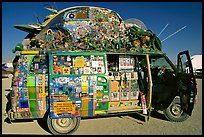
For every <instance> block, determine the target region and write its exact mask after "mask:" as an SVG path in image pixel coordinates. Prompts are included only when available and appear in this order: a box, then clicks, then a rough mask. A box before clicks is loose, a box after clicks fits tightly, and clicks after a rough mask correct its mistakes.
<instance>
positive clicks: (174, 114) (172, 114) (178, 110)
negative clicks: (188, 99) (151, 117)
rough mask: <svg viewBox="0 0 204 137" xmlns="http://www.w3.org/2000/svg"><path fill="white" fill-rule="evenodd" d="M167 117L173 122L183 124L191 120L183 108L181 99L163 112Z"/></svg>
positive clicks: (175, 100) (176, 100)
mask: <svg viewBox="0 0 204 137" xmlns="http://www.w3.org/2000/svg"><path fill="white" fill-rule="evenodd" d="M163 112H164V115H165V117H166V118H167V119H168V120H170V121H173V122H182V121H185V120H186V119H188V118H189V115H188V114H187V113H185V112H184V111H183V109H182V107H181V104H180V99H174V101H173V102H172V103H171V104H170V105H169V107H168V108H166V109H164V110H163Z"/></svg>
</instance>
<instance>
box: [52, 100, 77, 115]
mask: <svg viewBox="0 0 204 137" xmlns="http://www.w3.org/2000/svg"><path fill="white" fill-rule="evenodd" d="M64 112H70V113H72V114H74V113H75V106H74V105H73V104H72V102H54V113H55V114H59V113H64Z"/></svg>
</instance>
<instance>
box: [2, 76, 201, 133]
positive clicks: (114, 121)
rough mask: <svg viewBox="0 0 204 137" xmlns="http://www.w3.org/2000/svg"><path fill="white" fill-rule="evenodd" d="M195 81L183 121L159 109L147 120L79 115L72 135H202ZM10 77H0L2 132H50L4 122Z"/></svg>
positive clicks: (29, 124)
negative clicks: (192, 101) (188, 114)
mask: <svg viewBox="0 0 204 137" xmlns="http://www.w3.org/2000/svg"><path fill="white" fill-rule="evenodd" d="M196 81H197V83H198V104H196V105H195V107H194V110H193V114H192V116H191V117H189V118H188V119H187V120H186V121H184V122H180V123H175V122H170V121H168V120H167V119H166V118H165V117H164V115H163V114H162V112H159V113H152V115H151V117H150V120H149V121H148V122H145V121H144V118H143V117H141V116H140V115H138V114H129V115H122V116H110V117H103V118H92V119H82V120H81V123H80V126H79V128H78V129H77V130H76V131H75V132H74V133H73V135H202V129H203V128H202V79H197V80H196ZM10 82H11V79H9V78H4V79H2V134H12V135H14V134H20V135H51V134H50V133H49V132H47V131H45V130H44V129H43V128H41V127H40V126H39V125H38V123H37V121H36V120H34V121H31V122H19V123H12V124H9V123H7V122H5V119H6V116H5V115H4V114H5V105H6V97H5V95H6V94H7V93H8V92H7V91H5V89H6V88H9V86H10Z"/></svg>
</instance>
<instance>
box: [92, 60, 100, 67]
mask: <svg viewBox="0 0 204 137" xmlns="http://www.w3.org/2000/svg"><path fill="white" fill-rule="evenodd" d="M91 66H92V67H93V68H98V67H99V63H98V61H92V62H91Z"/></svg>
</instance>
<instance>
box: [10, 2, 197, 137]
mask: <svg viewBox="0 0 204 137" xmlns="http://www.w3.org/2000/svg"><path fill="white" fill-rule="evenodd" d="M50 10H51V11H52V12H53V14H51V15H49V16H47V17H46V18H45V20H44V22H43V23H42V24H41V25H40V26H35V27H33V26H29V25H16V26H15V27H16V28H18V29H21V30H24V31H27V32H29V34H28V36H27V37H26V38H25V39H24V40H23V41H22V43H20V44H17V46H16V48H15V50H14V52H16V57H15V58H14V61H13V66H14V72H15V73H14V76H13V78H12V85H11V88H12V90H11V91H10V92H9V94H8V96H7V98H8V103H7V107H6V111H7V114H8V117H9V119H10V120H11V122H12V121H16V120H19V119H32V120H38V122H39V123H40V122H44V121H45V123H46V126H47V127H48V129H49V130H50V132H51V133H52V134H71V133H73V132H74V131H76V130H77V128H78V127H79V125H80V120H81V118H85V117H87V118H88V117H97V116H101V115H111V114H121V113H132V112H137V113H140V114H141V115H143V116H144V117H146V118H149V117H150V114H151V111H152V110H153V109H154V110H163V112H164V115H165V116H166V118H167V119H168V120H170V121H175V122H181V121H184V120H186V119H187V118H188V117H189V116H191V114H192V111H193V107H194V101H195V96H196V94H197V93H196V92H197V89H196V82H195V77H194V75H193V69H192V64H191V60H190V54H189V51H183V52H181V53H179V54H178V62H177V67H175V65H174V64H173V63H172V62H171V61H170V60H169V59H168V57H167V56H166V54H165V53H163V52H162V51H161V42H160V40H159V39H158V37H156V36H155V35H154V34H153V33H152V32H151V31H149V30H145V29H144V28H142V27H140V26H139V25H137V24H131V23H128V22H124V21H123V20H122V19H121V18H120V16H119V15H118V14H117V13H116V12H113V11H112V10H109V9H104V8H99V7H87V6H81V7H72V8H67V9H64V10H62V11H56V10H54V9H50ZM186 61H187V62H188V63H186ZM183 62H185V63H183ZM186 65H187V66H188V68H189V69H188V71H186V69H185V66H186Z"/></svg>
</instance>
